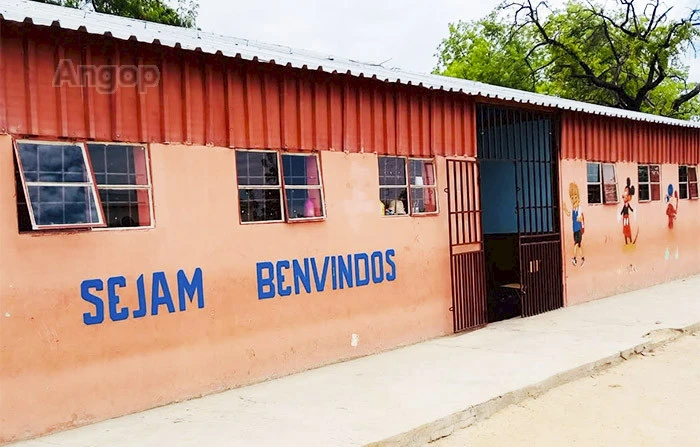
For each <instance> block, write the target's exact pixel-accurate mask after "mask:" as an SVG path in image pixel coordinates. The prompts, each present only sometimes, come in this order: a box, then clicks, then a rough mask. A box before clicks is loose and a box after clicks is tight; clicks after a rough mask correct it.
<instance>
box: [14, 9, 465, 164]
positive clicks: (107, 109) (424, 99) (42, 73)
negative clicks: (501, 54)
mask: <svg viewBox="0 0 700 447" xmlns="http://www.w3.org/2000/svg"><path fill="white" fill-rule="evenodd" d="M63 60H70V62H71V63H72V66H73V67H75V69H76V70H77V69H78V67H79V66H81V65H87V66H93V65H94V66H105V65H116V66H119V67H125V66H136V67H144V66H156V67H157V68H158V71H159V75H160V79H159V82H158V84H157V85H156V86H152V87H149V88H146V89H145V90H143V89H139V88H138V86H137V85H123V84H121V83H120V84H118V85H117V86H116V87H115V88H114V89H113V92H109V91H104V90H105V89H101V88H98V86H96V85H90V84H88V83H85V82H79V83H78V85H74V86H71V85H68V84H63V85H61V86H59V87H56V86H54V84H53V80H54V73H55V72H56V68H57V67H58V64H59V63H60V61H63ZM0 67H1V68H0V131H2V132H7V133H11V134H15V135H26V136H40V137H43V138H69V139H89V140H105V141H126V142H171V143H179V142H183V143H192V144H210V145H217V146H228V147H242V148H279V149H288V150H304V151H306V150H337V151H347V152H376V153H379V154H401V155H409V154H410V155H413V156H431V155H469V156H474V155H475V153H476V147H475V138H474V136H475V135H474V133H475V129H474V126H475V120H474V103H473V99H472V98H469V97H467V96H456V95H455V94H448V93H446V92H442V91H426V90H424V89H422V88H419V87H413V86H405V85H398V84H387V83H384V82H381V81H378V80H376V79H364V78H354V77H350V76H346V75H342V74H333V75H332V74H328V73H322V72H318V71H310V70H297V69H292V68H285V67H280V66H276V65H269V64H262V63H255V62H249V61H243V60H239V59H232V58H224V57H222V56H216V55H205V54H201V53H196V52H188V51H183V50H178V49H172V48H164V47H161V46H159V45H148V44H142V43H138V42H124V41H118V40H116V39H112V38H108V37H104V36H89V38H88V36H87V35H86V34H84V33H82V32H73V31H67V30H61V29H58V28H45V27H38V26H34V25H31V24H17V23H13V22H5V21H2V22H1V23H0ZM80 84H82V85H80Z"/></svg>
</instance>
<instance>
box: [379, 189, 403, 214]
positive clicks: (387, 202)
mask: <svg viewBox="0 0 700 447" xmlns="http://www.w3.org/2000/svg"><path fill="white" fill-rule="evenodd" d="M379 200H381V201H382V203H383V204H384V214H385V215H387V216H392V215H403V214H407V213H408V192H407V189H406V188H379Z"/></svg>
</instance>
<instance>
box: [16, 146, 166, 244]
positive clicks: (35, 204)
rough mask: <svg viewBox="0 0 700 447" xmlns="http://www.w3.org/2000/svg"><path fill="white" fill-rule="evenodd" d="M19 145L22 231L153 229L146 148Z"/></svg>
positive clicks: (17, 176)
mask: <svg viewBox="0 0 700 447" xmlns="http://www.w3.org/2000/svg"><path fill="white" fill-rule="evenodd" d="M86 146H87V151H86V150H85V149H86ZM16 147H17V154H18V157H16V160H15V161H16V173H15V178H16V181H17V215H18V224H19V229H20V231H29V230H42V229H48V228H100V227H106V226H108V227H139V226H150V225H151V223H152V220H153V219H152V215H151V211H152V207H151V185H150V176H149V172H148V162H147V151H146V148H145V147H143V146H134V145H126V144H111V143H88V144H87V145H86V144H84V143H47V142H39V141H29V140H23V141H18V142H17V145H16ZM88 154H89V157H88ZM25 187H26V188H25ZM25 191H26V193H28V194H25Z"/></svg>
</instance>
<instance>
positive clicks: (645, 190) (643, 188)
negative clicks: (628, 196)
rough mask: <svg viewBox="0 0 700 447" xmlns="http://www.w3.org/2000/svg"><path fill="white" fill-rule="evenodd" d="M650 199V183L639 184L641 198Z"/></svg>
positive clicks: (641, 199) (643, 199) (642, 199)
mask: <svg viewBox="0 0 700 447" xmlns="http://www.w3.org/2000/svg"><path fill="white" fill-rule="evenodd" d="M656 186H658V185H656ZM649 199H650V193H649V184H642V183H640V184H639V200H640V201H645V200H649Z"/></svg>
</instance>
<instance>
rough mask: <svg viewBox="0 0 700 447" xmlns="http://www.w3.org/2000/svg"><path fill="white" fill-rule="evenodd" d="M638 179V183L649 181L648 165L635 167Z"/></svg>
mask: <svg viewBox="0 0 700 447" xmlns="http://www.w3.org/2000/svg"><path fill="white" fill-rule="evenodd" d="M637 173H638V180H639V183H642V182H644V183H646V182H648V181H649V166H639V167H637Z"/></svg>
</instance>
